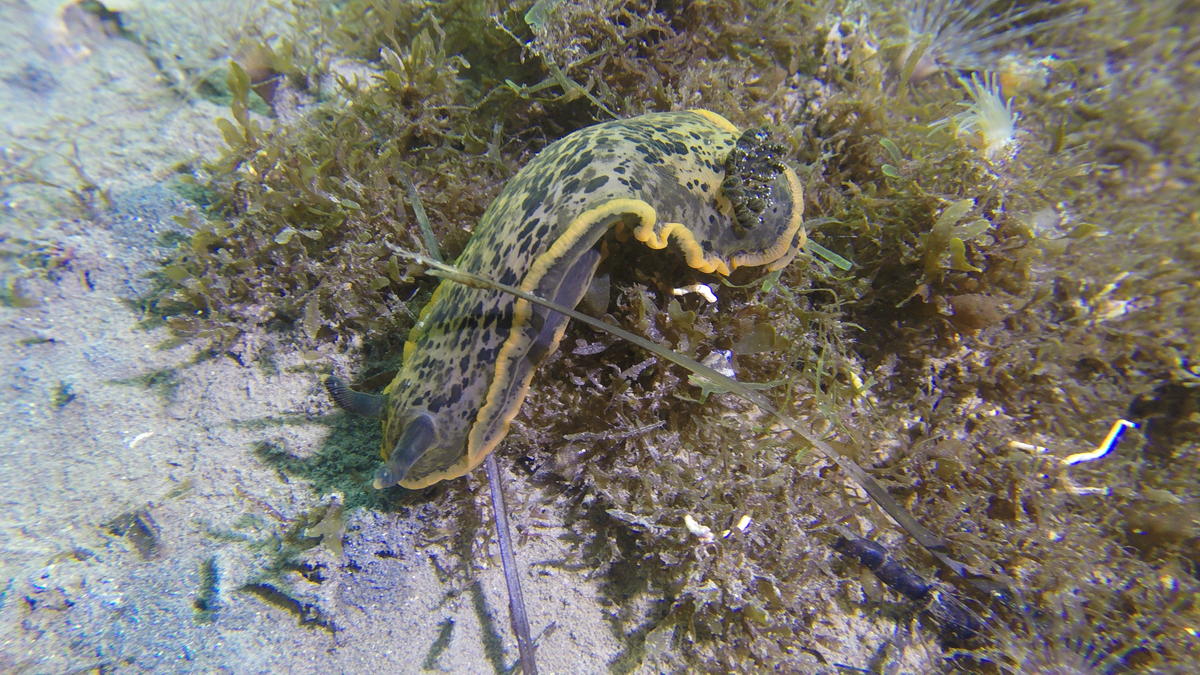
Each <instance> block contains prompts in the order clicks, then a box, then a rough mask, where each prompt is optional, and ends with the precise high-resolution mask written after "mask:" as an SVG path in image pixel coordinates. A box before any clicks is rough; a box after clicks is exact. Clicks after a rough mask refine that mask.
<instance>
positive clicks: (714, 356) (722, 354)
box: [700, 349, 737, 380]
mask: <svg viewBox="0 0 1200 675" xmlns="http://www.w3.org/2000/svg"><path fill="white" fill-rule="evenodd" d="M700 363H703V364H704V365H706V366H708V367H709V368H712V369H713V370H715V371H717V372H718V373H720V374H722V375H724V376H725V377H728V378H732V379H735V380H736V379H737V372H735V371H734V369H733V352H732V351H730V350H728V349H714V350H712V351H711V352H709V353H708V356H706V357H704V359H703V360H701V361H700Z"/></svg>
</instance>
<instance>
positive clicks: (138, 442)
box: [129, 431, 154, 450]
mask: <svg viewBox="0 0 1200 675" xmlns="http://www.w3.org/2000/svg"><path fill="white" fill-rule="evenodd" d="M153 435H154V432H153V431H143V432H142V433H140V434H138V435H137V436H134V437H133V440H131V441H129V449H130V450H132V449H134V448H136V447H137V446H139V445H141V444H142V441H144V440H146V439H147V438H150V437H151V436H153Z"/></svg>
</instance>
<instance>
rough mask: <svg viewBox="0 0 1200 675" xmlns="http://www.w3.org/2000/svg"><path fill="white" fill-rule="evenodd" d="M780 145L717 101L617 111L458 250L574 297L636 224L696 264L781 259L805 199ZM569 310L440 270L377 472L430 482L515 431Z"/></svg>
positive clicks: (387, 415) (554, 293)
mask: <svg viewBox="0 0 1200 675" xmlns="http://www.w3.org/2000/svg"><path fill="white" fill-rule="evenodd" d="M781 153H782V149H781V148H779V147H778V146H773V145H770V144H768V143H766V142H765V134H764V133H763V132H747V133H745V134H742V133H740V132H739V131H738V129H737V128H736V127H735V126H733V125H732V124H731V123H730V122H729V121H727V120H726V119H725V118H723V117H721V116H720V115H717V114H715V113H711V112H708V111H705V110H692V111H686V112H670V113H653V114H648V115H642V116H640V117H634V118H631V119H625V120H617V121H612V122H605V123H602V124H597V125H594V126H591V127H587V128H584V129H581V130H579V131H576V132H575V133H572V134H570V135H568V136H566V137H564V138H562V139H561V140H559V141H557V142H555V143H553V144H551V145H550V146H548V147H547V148H546V149H545V150H543V151H542V152H541V153H539V154H538V155H537V156H536V157H534V158H533V160H531V161H530V162H529V164H528V165H526V166H525V168H523V169H522V170H521V171H520V172H519V173H517V175H516V176H515V177H514V178H513V179H512V180H511V181H509V183H508V184H507V185H506V186H505V188H504V190H503V191H502V192H501V193H500V195H499V196H498V197H497V198H496V200H495V201H493V202H492V204H491V205H490V206H489V207H488V208H487V211H486V212H485V213H484V214H483V218H482V220H481V221H480V223H479V226H478V227H477V228H476V231H475V233H474V236H473V237H472V238H471V240H470V242H469V243H468V244H467V246H466V248H465V249H464V250H463V252H462V254H461V255H460V256H459V258H458V260H457V261H456V263H455V264H456V265H457V266H458V267H460V268H462V269H464V270H467V271H470V272H475V273H477V274H480V275H483V276H486V277H490V278H492V279H495V280H497V281H500V282H502V283H506V284H512V285H517V286H520V287H521V288H522V289H524V290H527V291H531V292H533V293H536V294H538V295H540V296H542V297H546V298H550V299H552V300H555V301H557V302H559V303H561V304H563V305H567V306H571V307H574V306H575V305H576V304H578V303H579V301H580V299H581V298H582V297H583V295H584V293H585V292H586V291H587V288H588V286H589V285H590V284H591V281H592V276H593V274H594V273H595V270H596V266H597V265H598V264H599V262H600V251H599V242H600V239H601V237H603V235H604V234H605V233H606V232H607V231H609V230H610V229H612V228H615V227H618V226H624V227H626V228H628V230H629V231H630V232H631V233H632V235H633V236H634V238H636V239H637V240H638V241H641V242H643V243H645V244H646V245H647V246H649V247H651V248H655V249H659V248H664V247H666V246H667V244H668V242H669V241H670V240H674V241H675V242H676V243H677V244H678V246H679V248H680V250H682V251H683V253H684V256H685V259H686V261H687V264H688V265H689V266H691V267H694V268H696V269H698V270H701V271H703V272H706V273H717V274H722V275H728V274H730V273H731V272H732V271H733V270H734V269H736V268H738V267H742V266H765V267H767V268H768V269H778V268H780V267H783V266H784V265H786V264H787V263H788V262H789V261H790V260H791V258H792V257H793V256H794V255H795V253H796V251H797V250H798V249H799V247H800V246H801V245H802V244H803V242H804V231H803V229H802V228H801V220H802V213H803V200H802V197H801V194H802V193H801V188H800V182H799V180H798V179H797V177H796V175H795V174H794V173H793V172H792V171H791V170H790V169H788V168H786V167H784V166H783V165H782V163H781V162H780V158H779V155H780V154H781ZM566 324H567V318H566V317H565V316H563V315H562V314H559V313H557V312H553V311H551V310H547V309H544V308H542V307H540V306H533V305H531V304H530V303H528V302H527V301H525V300H518V299H515V298H514V297H512V296H510V295H507V294H505V293H502V292H499V291H493V290H485V289H479V288H472V287H468V286H464V285H461V284H457V283H454V282H451V281H443V282H442V283H441V285H440V286H438V287H437V289H436V290H435V291H434V294H433V297H432V298H431V299H430V301H429V304H428V305H427V306H426V307H425V308H424V310H422V312H421V314H420V317H419V318H418V320H417V323H416V325H415V326H414V327H413V328H412V331H411V332H410V333H409V336H408V341H407V342H406V344H405V346H404V364H403V366H402V368H401V370H400V371H399V373H397V375H396V378H395V379H394V380H393V381H392V383H391V384H390V385H388V387H387V389H385V391H384V393H385V395H386V399H385V400H384V401H383V402H382V408H380V409H378V410H377V411H376V412H378V413H379V414H381V415H382V416H383V457H384V460H385V462H384V465H383V466H382V467H381V468H380V470H379V471H378V473H377V474H376V478H375V486H376V487H380V488H382V487H388V486H391V485H395V484H397V483H398V484H400V485H402V486H404V487H406V488H414V489H415V488H422V487H425V486H428V485H432V484H433V483H436V482H437V481H440V480H446V479H450V478H456V477H458V476H461V475H463V474H465V473H467V472H468V471H470V470H471V469H473V468H475V467H476V466H478V465H479V464H480V463H481V462H482V461H483V459H484V458H485V457H486V456H487V454H488V453H489V452H491V451H492V450H493V449H494V448H495V447H496V445H497V444H498V443H499V442H500V441H501V439H503V438H504V436H505V434H506V433H507V432H508V427H509V424H510V422H511V421H512V419H513V417H514V416H515V415H516V414H517V411H518V410H519V409H520V407H521V403H522V402H523V401H524V400H525V395H526V393H527V391H528V389H529V382H530V380H531V378H532V377H533V372H534V369H535V368H536V367H537V365H538V364H539V363H540V362H541V361H542V360H543V359H544V358H545V357H546V355H547V354H549V353H550V352H551V351H552V350H553V349H554V348H555V347H556V346H557V345H558V342H559V340H560V339H561V337H562V334H563V331H564V330H565V328H566Z"/></svg>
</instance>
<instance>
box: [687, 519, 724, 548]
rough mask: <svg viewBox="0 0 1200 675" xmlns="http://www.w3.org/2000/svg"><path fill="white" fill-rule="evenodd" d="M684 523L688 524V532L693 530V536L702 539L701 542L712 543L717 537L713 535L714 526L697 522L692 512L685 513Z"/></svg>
mask: <svg viewBox="0 0 1200 675" xmlns="http://www.w3.org/2000/svg"><path fill="white" fill-rule="evenodd" d="M683 524H684V525H686V526H687V529H688V532H691V533H692V535H693V536H695V537H696V538H697V539H699V540H700V543H701V544H711V543H712V542H713V540H715V539H716V537H715V536H713V531H712V528H710V527H708V526H707V525H701V524H700V523H697V522H696V519H695V518H693V517H692V514H690V513H689V514H686V515H684V517H683Z"/></svg>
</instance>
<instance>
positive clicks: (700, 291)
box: [671, 284, 717, 302]
mask: <svg viewBox="0 0 1200 675" xmlns="http://www.w3.org/2000/svg"><path fill="white" fill-rule="evenodd" d="M688 293H695V294H697V295H699V296H700V297H702V298H704V299H705V300H707V301H709V302H716V301H717V294H716V293H713V289H712V286H709V285H708V284H692V285H690V286H681V287H679V288H675V289H672V290H671V295H687V294H688Z"/></svg>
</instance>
